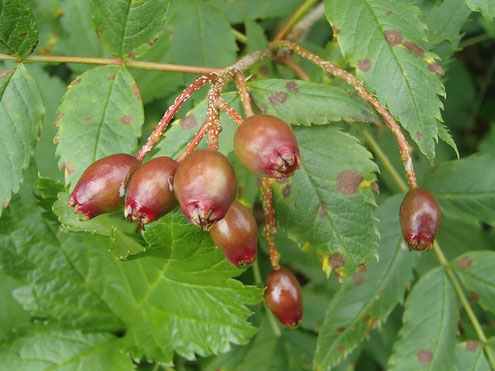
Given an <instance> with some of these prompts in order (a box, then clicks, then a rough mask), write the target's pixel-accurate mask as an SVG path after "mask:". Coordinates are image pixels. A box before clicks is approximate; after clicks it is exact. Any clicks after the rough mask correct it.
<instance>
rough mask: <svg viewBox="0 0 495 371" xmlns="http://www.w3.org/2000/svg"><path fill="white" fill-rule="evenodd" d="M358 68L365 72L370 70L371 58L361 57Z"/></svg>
mask: <svg viewBox="0 0 495 371" xmlns="http://www.w3.org/2000/svg"><path fill="white" fill-rule="evenodd" d="M358 68H359V69H360V70H361V71H363V72H368V71H369V70H370V68H371V62H370V61H369V59H361V60H360V61H359V62H358Z"/></svg>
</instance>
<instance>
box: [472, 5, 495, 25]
mask: <svg viewBox="0 0 495 371" xmlns="http://www.w3.org/2000/svg"><path fill="white" fill-rule="evenodd" d="M466 4H467V5H468V6H469V7H470V8H471V10H472V11H473V12H481V14H482V15H483V17H485V18H486V19H487V20H489V21H490V22H491V21H492V20H493V18H494V17H495V3H494V2H493V1H492V0H466Z"/></svg>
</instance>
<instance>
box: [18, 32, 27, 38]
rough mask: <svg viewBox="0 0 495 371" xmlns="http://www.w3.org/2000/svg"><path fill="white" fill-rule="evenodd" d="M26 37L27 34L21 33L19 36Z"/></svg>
mask: <svg viewBox="0 0 495 371" xmlns="http://www.w3.org/2000/svg"><path fill="white" fill-rule="evenodd" d="M26 35H27V32H21V33H20V34H19V36H20V37H24V36H26Z"/></svg>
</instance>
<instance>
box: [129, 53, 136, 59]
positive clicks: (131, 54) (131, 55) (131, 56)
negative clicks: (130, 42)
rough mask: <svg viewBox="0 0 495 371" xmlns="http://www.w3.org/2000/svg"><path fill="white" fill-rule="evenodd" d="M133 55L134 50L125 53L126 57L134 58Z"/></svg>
mask: <svg viewBox="0 0 495 371" xmlns="http://www.w3.org/2000/svg"><path fill="white" fill-rule="evenodd" d="M135 56H136V53H134V52H129V53H127V58H134V57H135Z"/></svg>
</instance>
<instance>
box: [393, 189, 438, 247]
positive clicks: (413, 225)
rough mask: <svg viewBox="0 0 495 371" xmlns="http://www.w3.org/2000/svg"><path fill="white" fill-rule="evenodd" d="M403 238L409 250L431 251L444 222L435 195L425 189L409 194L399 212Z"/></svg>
mask: <svg viewBox="0 0 495 371" xmlns="http://www.w3.org/2000/svg"><path fill="white" fill-rule="evenodd" d="M399 219H400V226H401V231H402V237H403V238H404V241H406V243H407V245H408V247H409V250H430V249H431V246H432V245H433V242H434V241H435V236H436V234H437V231H438V227H439V226H440V221H441V220H442V213H441V211H440V206H438V202H437V200H436V199H435V197H433V195H432V194H431V193H430V192H428V191H427V190H426V189H423V188H414V189H411V190H410V191H409V192H407V194H406V196H405V197H404V200H402V204H401V205H400V211H399Z"/></svg>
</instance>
